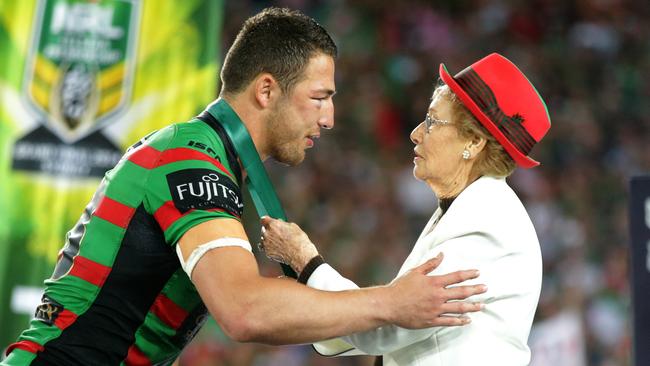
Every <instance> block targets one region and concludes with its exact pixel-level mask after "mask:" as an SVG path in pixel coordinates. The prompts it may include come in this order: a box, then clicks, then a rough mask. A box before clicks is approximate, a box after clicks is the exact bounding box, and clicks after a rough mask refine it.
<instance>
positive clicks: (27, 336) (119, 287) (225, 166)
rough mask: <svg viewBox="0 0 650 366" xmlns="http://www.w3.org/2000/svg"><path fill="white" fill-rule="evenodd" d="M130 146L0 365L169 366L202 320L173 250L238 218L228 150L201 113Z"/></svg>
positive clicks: (235, 173)
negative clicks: (192, 235)
mask: <svg viewBox="0 0 650 366" xmlns="http://www.w3.org/2000/svg"><path fill="white" fill-rule="evenodd" d="M198 118H199V119H194V120H192V121H189V122H185V123H178V124H174V125H170V126H168V127H166V128H164V129H162V130H160V131H157V132H155V133H153V134H151V135H149V136H147V137H145V138H144V139H142V140H141V141H140V142H138V143H137V144H135V145H134V146H132V147H131V148H130V149H129V150H128V151H127V153H126V154H125V155H124V157H123V158H122V159H121V160H120V162H119V163H118V164H117V165H116V166H115V167H114V168H113V169H112V170H110V171H109V172H107V173H106V175H105V177H104V179H103V180H102V183H101V184H100V186H99V188H98V190H97V192H96V193H95V195H94V197H93V198H92V200H91V202H90V203H89V204H88V206H87V207H86V208H85V210H84V212H83V214H82V215H81V218H80V219H79V221H78V222H77V224H76V225H75V226H74V228H72V230H70V231H69V232H68V234H67V236H66V243H65V246H64V247H63V249H62V250H61V252H60V255H59V259H58V262H57V264H56V267H55V270H54V273H53V275H52V277H51V278H49V279H47V280H46V281H45V285H46V288H45V293H44V295H43V299H42V303H41V305H39V306H38V308H37V310H36V314H35V317H34V318H33V319H32V321H31V323H30V328H29V329H27V330H25V331H24V332H23V333H22V334H21V335H20V337H19V339H18V341H17V342H16V343H14V344H12V345H11V346H10V347H9V349H8V358H7V359H5V360H4V361H2V363H1V364H2V365H65V366H69V365H168V364H171V363H172V362H173V361H174V360H175V359H176V358H177V357H178V355H179V353H180V351H181V350H182V349H183V347H184V346H185V345H186V344H187V343H188V342H189V341H190V340H191V339H192V337H193V336H194V334H195V333H196V332H197V331H198V329H199V328H200V327H201V325H202V324H203V322H204V321H205V319H206V317H207V315H208V314H207V310H206V308H205V306H204V305H203V303H202V301H201V299H200V297H199V295H198V293H197V291H196V289H195V287H194V285H193V284H192V282H191V281H190V279H189V278H188V276H187V274H186V273H185V272H184V271H183V270H182V269H181V266H180V262H179V259H178V256H177V254H176V252H175V248H174V246H175V245H176V243H177V242H178V240H179V239H180V238H181V237H182V236H183V234H184V233H185V232H186V231H187V230H188V229H190V228H192V227H193V226H195V225H197V224H200V223H202V222H205V221H208V220H213V219H218V218H223V217H228V218H236V219H239V218H240V217H241V214H242V210H243V202H242V195H241V193H240V188H239V186H240V184H241V171H240V167H239V165H238V162H237V156H236V153H235V150H234V149H233V148H232V145H231V142H230V140H229V139H228V137H227V135H226V134H225V132H224V130H223V129H222V128H221V126H220V125H219V123H218V122H216V121H215V120H214V118H213V117H212V116H211V115H210V114H209V113H207V112H204V113H203V114H202V115H201V116H199V117H198Z"/></svg>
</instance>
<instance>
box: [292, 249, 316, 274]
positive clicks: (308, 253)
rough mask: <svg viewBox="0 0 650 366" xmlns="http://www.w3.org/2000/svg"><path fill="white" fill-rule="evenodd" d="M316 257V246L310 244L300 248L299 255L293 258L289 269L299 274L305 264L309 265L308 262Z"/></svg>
mask: <svg viewBox="0 0 650 366" xmlns="http://www.w3.org/2000/svg"><path fill="white" fill-rule="evenodd" d="M318 255H319V254H318V250H317V249H316V246H315V245H314V244H313V243H311V242H310V243H309V244H308V245H306V246H303V247H302V249H301V250H300V253H299V255H297V256H295V258H293V259H294V260H293V261H292V263H289V264H290V265H291V268H293V270H294V271H296V273H300V272H302V271H303V269H304V268H305V266H306V265H307V263H309V261H310V260H312V259H313V258H314V257H316V256H318Z"/></svg>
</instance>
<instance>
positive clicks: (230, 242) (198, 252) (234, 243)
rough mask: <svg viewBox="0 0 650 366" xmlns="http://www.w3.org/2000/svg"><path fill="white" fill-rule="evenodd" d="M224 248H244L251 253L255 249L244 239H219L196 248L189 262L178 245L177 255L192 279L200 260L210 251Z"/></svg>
mask: <svg viewBox="0 0 650 366" xmlns="http://www.w3.org/2000/svg"><path fill="white" fill-rule="evenodd" d="M223 247H242V248H244V249H246V250H248V251H249V252H251V253H252V252H253V248H251V244H250V243H249V242H248V241H246V240H244V239H239V238H219V239H217V240H212V241H209V242H207V243H205V244H201V245H199V246H198V247H196V248H194V250H193V251H192V253H191V254H190V256H189V257H188V258H187V262H185V260H184V259H183V253H182V252H181V246H180V245H178V243H177V244H176V254H178V259H180V261H181V267H183V270H184V271H185V273H187V275H188V276H189V277H190V279H192V271H193V270H194V267H195V266H196V264H197V263H199V259H201V257H203V256H204V255H205V253H207V252H208V251H210V250H212V249H215V248H223Z"/></svg>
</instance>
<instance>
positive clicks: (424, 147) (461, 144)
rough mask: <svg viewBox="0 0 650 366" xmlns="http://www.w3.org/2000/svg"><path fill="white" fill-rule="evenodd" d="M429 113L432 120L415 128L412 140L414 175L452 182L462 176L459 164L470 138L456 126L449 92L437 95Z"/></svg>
mask: <svg viewBox="0 0 650 366" xmlns="http://www.w3.org/2000/svg"><path fill="white" fill-rule="evenodd" d="M427 114H428V115H427V118H428V119H429V120H428V121H425V122H422V123H420V124H419V125H418V126H417V127H416V128H415V129H414V130H413V131H412V132H411V141H413V143H415V148H414V149H413V151H414V152H415V158H414V159H413V164H414V167H413V175H414V176H415V178H417V179H419V180H422V181H425V182H428V183H430V184H433V185H439V184H441V183H442V184H449V183H450V182H452V181H454V180H457V179H458V178H460V177H458V174H459V172H460V171H461V170H460V169H459V167H460V166H461V165H462V152H463V150H464V149H465V146H466V144H467V141H466V140H465V139H463V138H461V137H460V136H459V134H458V129H457V128H456V126H454V121H453V120H452V113H451V104H450V102H449V101H448V100H447V98H446V97H445V96H443V95H437V96H436V97H435V98H434V99H433V100H432V101H431V104H430V105H429V110H428V111H427ZM427 124H428V125H429V126H428V127H427Z"/></svg>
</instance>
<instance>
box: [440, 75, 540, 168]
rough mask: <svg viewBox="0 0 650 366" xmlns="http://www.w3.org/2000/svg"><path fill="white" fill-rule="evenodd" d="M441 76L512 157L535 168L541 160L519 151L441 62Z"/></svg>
mask: <svg viewBox="0 0 650 366" xmlns="http://www.w3.org/2000/svg"><path fill="white" fill-rule="evenodd" d="M439 73H440V78H441V79H442V81H443V82H444V83H445V84H447V86H449V88H450V89H451V91H453V92H454V94H456V95H457V96H458V98H460V100H461V102H463V104H464V105H465V107H467V109H469V111H470V112H471V113H472V114H473V115H474V117H476V119H478V120H479V121H480V122H481V124H482V125H483V126H485V128H486V129H487V130H488V131H489V132H490V133H491V134H492V136H494V138H496V139H497V141H499V143H500V144H501V146H503V148H504V149H505V150H506V152H507V153H508V154H509V155H510V157H512V159H513V160H514V161H515V163H517V165H518V166H520V167H522V168H525V169H528V168H533V167H536V166H538V165H539V162H538V161H536V160H533V159H531V158H529V157H528V156H526V155H524V154H523V153H521V151H519V150H518V149H517V148H516V147H515V146H514V145H513V144H512V143H511V142H510V141H509V140H508V139H507V138H506V137H505V136H504V135H503V133H502V132H501V130H499V127H497V125H495V124H494V122H492V120H491V119H490V118H489V117H488V116H487V115H486V114H485V113H483V111H482V110H481V108H479V106H478V105H477V104H476V102H474V100H473V99H472V98H470V96H469V95H468V94H467V93H466V92H465V91H464V90H463V88H461V87H460V85H459V84H458V83H457V82H456V80H455V79H454V78H453V77H452V76H451V74H450V73H449V71H447V67H446V66H445V65H444V64H440V69H439Z"/></svg>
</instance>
